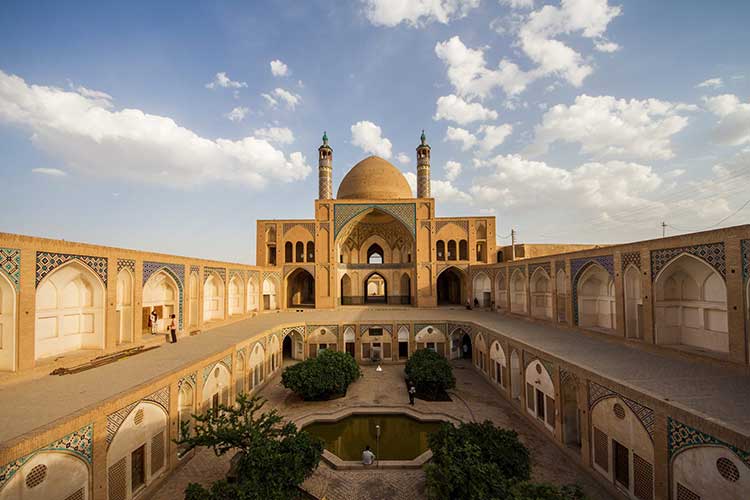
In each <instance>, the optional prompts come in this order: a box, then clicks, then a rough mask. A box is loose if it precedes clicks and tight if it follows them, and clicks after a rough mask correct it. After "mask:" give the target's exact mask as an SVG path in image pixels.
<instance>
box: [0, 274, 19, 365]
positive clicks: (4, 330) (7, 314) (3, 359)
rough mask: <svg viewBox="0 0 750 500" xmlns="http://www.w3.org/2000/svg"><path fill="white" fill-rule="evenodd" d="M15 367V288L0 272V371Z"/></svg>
mask: <svg viewBox="0 0 750 500" xmlns="http://www.w3.org/2000/svg"><path fill="white" fill-rule="evenodd" d="M15 369H16V288H15V287H14V286H13V284H12V283H11V282H10V280H9V279H8V278H7V276H5V274H3V273H1V272H0V371H5V370H7V371H13V370H15Z"/></svg>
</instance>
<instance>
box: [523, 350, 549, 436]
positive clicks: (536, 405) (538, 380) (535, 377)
mask: <svg viewBox="0 0 750 500" xmlns="http://www.w3.org/2000/svg"><path fill="white" fill-rule="evenodd" d="M525 380H526V410H527V411H528V412H529V413H531V414H532V415H534V416H535V417H536V418H537V419H539V421H541V422H543V423H544V425H545V427H547V428H548V429H549V430H550V431H554V430H555V386H554V384H553V383H552V378H551V377H550V375H549V373H548V372H547V369H546V368H545V367H544V365H543V364H542V362H541V361H539V360H538V359H537V360H534V361H532V362H531V363H529V365H528V366H527V367H526V373H525Z"/></svg>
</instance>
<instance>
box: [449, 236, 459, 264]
mask: <svg viewBox="0 0 750 500" xmlns="http://www.w3.org/2000/svg"><path fill="white" fill-rule="evenodd" d="M457 258H458V255H457V254H456V240H450V241H448V254H447V260H457Z"/></svg>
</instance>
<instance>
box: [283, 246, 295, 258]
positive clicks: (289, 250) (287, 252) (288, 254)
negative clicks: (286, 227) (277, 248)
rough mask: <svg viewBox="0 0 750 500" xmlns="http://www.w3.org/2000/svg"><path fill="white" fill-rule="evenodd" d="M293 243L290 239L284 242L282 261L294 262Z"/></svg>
mask: <svg viewBox="0 0 750 500" xmlns="http://www.w3.org/2000/svg"><path fill="white" fill-rule="evenodd" d="M293 254H294V245H292V242H291V241H287V242H286V243H284V262H294V258H293Z"/></svg>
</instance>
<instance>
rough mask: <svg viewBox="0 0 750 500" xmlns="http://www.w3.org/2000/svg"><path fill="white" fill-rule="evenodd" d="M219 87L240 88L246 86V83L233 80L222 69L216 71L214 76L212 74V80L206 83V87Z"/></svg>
mask: <svg viewBox="0 0 750 500" xmlns="http://www.w3.org/2000/svg"><path fill="white" fill-rule="evenodd" d="M219 87H221V88H224V89H240V88H243V87H247V83H245V82H235V81H234V80H232V79H231V78H229V77H228V76H227V74H226V73H225V72H223V71H222V72H220V73H216V76H214V81H212V82H210V83H207V84H206V88H207V89H215V88H219Z"/></svg>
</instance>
